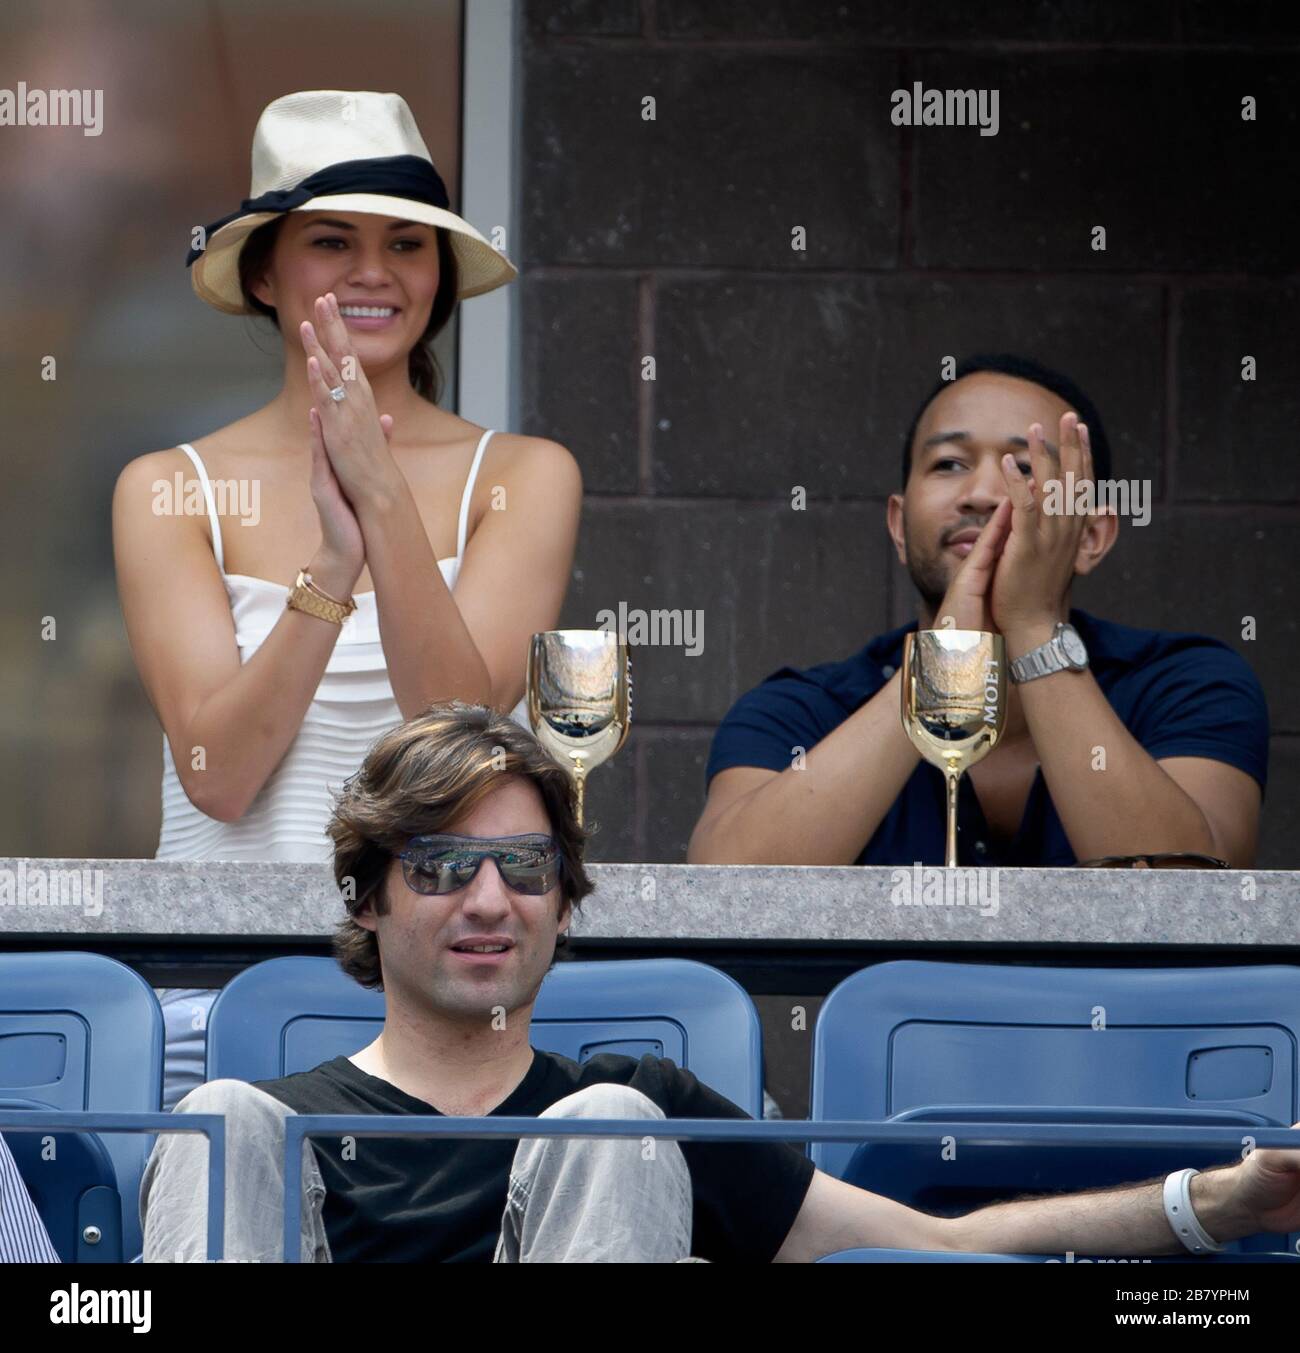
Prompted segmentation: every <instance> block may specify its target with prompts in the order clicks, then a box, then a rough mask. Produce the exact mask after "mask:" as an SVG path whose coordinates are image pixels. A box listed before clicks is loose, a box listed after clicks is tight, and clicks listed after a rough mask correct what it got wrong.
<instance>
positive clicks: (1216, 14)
mask: <svg viewBox="0 0 1300 1353" xmlns="http://www.w3.org/2000/svg"><path fill="white" fill-rule="evenodd" d="M1183 11H1184V19H1183V37H1184V39H1185V40H1186V41H1187V42H1228V43H1232V44H1233V45H1234V46H1244V45H1246V44H1249V43H1259V42H1268V43H1273V44H1276V43H1284V42H1291V43H1293V42H1300V8H1297V7H1296V6H1295V5H1294V4H1292V3H1291V0H1262V3H1259V4H1253V5H1225V4H1222V3H1221V0H1183Z"/></svg>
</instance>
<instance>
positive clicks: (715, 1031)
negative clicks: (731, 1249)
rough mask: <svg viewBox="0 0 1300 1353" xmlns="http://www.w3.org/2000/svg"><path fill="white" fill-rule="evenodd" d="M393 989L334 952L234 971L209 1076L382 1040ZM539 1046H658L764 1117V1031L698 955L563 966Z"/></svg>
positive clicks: (309, 1063)
mask: <svg viewBox="0 0 1300 1353" xmlns="http://www.w3.org/2000/svg"><path fill="white" fill-rule="evenodd" d="M383 1020H384V998H383V994H382V993H380V992H377V991H369V990H367V989H366V988H364V987H361V986H359V985H358V984H357V983H356V982H354V981H353V980H352V978H350V977H348V976H347V975H346V974H345V973H344V972H343V970H342V969H341V968H340V967H339V966H338V964H337V963H335V962H334V960H333V959H329V958H273V959H268V960H266V962H264V963H258V964H255V965H254V966H253V967H251V968H247V969H245V970H244V971H243V972H241V973H240V974H239V975H238V976H236V977H235V978H233V979H232V980H231V981H230V982H229V983H228V984H227V985H226V987H225V989H224V990H223V991H222V992H221V994H220V995H219V996H218V997H217V999H216V1001H215V1002H213V1006H212V1012H211V1014H210V1016H209V1018H208V1061H207V1078H208V1079H209V1080H219V1079H225V1078H232V1079H235V1080H245V1081H256V1080H272V1079H274V1078H276V1077H278V1076H285V1075H288V1074H290V1073H291V1072H294V1071H309V1070H311V1068H312V1067H315V1066H319V1065H320V1064H321V1063H322V1062H325V1061H329V1060H330V1059H331V1058H333V1057H339V1056H348V1055H350V1054H352V1053H354V1052H356V1051H358V1050H359V1049H360V1048H363V1047H365V1045H366V1044H367V1043H369V1042H371V1041H372V1040H373V1039H374V1038H375V1036H376V1035H377V1034H378V1033H379V1031H380V1029H381V1027H382V1026H383ZM530 1037H531V1041H532V1044H533V1046H534V1047H536V1048H541V1049H544V1050H546V1051H548V1052H557V1053H560V1054H562V1055H563V1056H565V1057H569V1058H572V1059H573V1060H574V1061H575V1062H584V1061H586V1060H587V1059H588V1058H590V1057H594V1056H595V1055H596V1054H597V1053H602V1052H614V1053H621V1054H623V1055H625V1056H629V1057H640V1056H642V1055H643V1054H645V1053H647V1052H649V1053H652V1054H653V1055H654V1056H656V1057H667V1058H669V1059H671V1060H672V1061H674V1062H676V1063H677V1065H678V1066H682V1067H686V1068H687V1069H688V1070H690V1071H691V1072H693V1073H694V1074H695V1075H696V1076H697V1077H699V1079H700V1080H701V1081H703V1082H704V1083H705V1084H706V1085H708V1086H709V1087H711V1088H712V1089H714V1090H716V1091H717V1092H718V1093H719V1094H721V1095H725V1096H726V1098H728V1099H730V1100H731V1101H732V1102H733V1103H734V1104H737V1105H739V1106H740V1107H741V1108H742V1109H744V1110H745V1112H746V1113H748V1114H750V1115H752V1116H753V1117H755V1118H758V1117H761V1116H762V1108H763V1090H762V1035H761V1032H760V1028H759V1022H758V1013H757V1011H756V1010H755V1009H754V1004H753V1002H752V1001H751V1000H750V999H749V996H748V995H747V993H746V992H745V990H744V988H743V987H741V986H740V985H739V984H738V983H737V982H734V981H733V980H732V979H731V978H730V977H728V976H727V975H726V974H725V973H721V972H719V971H718V970H717V969H716V968H711V967H709V966H708V965H707V964H704V963H695V962H691V961H689V960H687V959H675V958H655V959H627V960H622V961H616V962H585V961H569V962H562V963H557V964H556V966H555V967H554V968H552V969H551V971H550V972H549V973H548V974H547V975H546V978H545V980H544V981H543V983H542V989H541V993H540V994H539V996H538V999H537V1004H536V1006H535V1007H534V1010H533V1022H532V1030H531V1035H530Z"/></svg>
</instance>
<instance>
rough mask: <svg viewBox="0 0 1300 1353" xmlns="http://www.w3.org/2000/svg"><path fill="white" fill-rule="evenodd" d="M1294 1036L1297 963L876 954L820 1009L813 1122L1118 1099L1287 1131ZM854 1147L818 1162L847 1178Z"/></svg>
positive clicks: (817, 1157)
mask: <svg viewBox="0 0 1300 1353" xmlns="http://www.w3.org/2000/svg"><path fill="white" fill-rule="evenodd" d="M1298 1045H1300V968H1293V967H1281V966H1270V967H1236V968H1156V969H1124V968H1038V967H1032V968H1031V967H1010V966H1003V965H991V964H989V965H986V964H975V963H970V964H965V963H930V962H913V961H905V962H894V963H881V964H877V965H876V966H874V967H870V968H866V969H863V970H862V971H861V972H858V973H855V974H854V975H853V976H852V977H850V978H848V979H846V980H845V981H844V982H842V983H840V985H839V986H838V987H836V988H835V990H834V991H833V992H832V993H831V994H830V996H828V997H827V999H826V1001H825V1003H824V1005H823V1006H822V1009H821V1011H820V1014H819V1016H818V1020H817V1025H816V1029H815V1031H814V1036H813V1068H812V1117H813V1118H814V1119H819V1120H826V1119H844V1118H867V1119H876V1120H882V1119H886V1118H890V1117H893V1116H895V1115H899V1114H903V1113H908V1112H909V1111H912V1113H913V1116H915V1114H916V1111H925V1110H930V1109H932V1108H933V1106H945V1112H949V1111H950V1110H951V1109H953V1108H954V1107H962V1106H965V1107H967V1108H971V1109H973V1108H974V1107H975V1106H982V1107H987V1108H990V1109H996V1110H1001V1111H1003V1112H1007V1111H1010V1110H1023V1111H1024V1112H1023V1113H1022V1114H1020V1115H1019V1116H1021V1117H1023V1118H1033V1117H1034V1116H1035V1113H1034V1111H1035V1110H1049V1111H1050V1110H1053V1109H1068V1108H1074V1107H1079V1108H1089V1107H1091V1108H1107V1107H1109V1108H1112V1109H1115V1110H1116V1111H1118V1110H1119V1109H1121V1108H1122V1109H1124V1110H1131V1111H1133V1112H1134V1113H1137V1112H1139V1111H1142V1110H1162V1111H1172V1113H1173V1118H1172V1119H1171V1118H1170V1117H1168V1116H1165V1117H1163V1118H1161V1119H1159V1121H1161V1122H1164V1123H1169V1122H1171V1121H1176V1120H1177V1117H1178V1115H1179V1114H1185V1115H1186V1118H1187V1121H1198V1120H1199V1119H1200V1114H1199V1113H1198V1112H1197V1111H1200V1112H1201V1113H1203V1112H1206V1111H1213V1112H1214V1114H1215V1115H1217V1116H1220V1117H1219V1121H1221V1122H1228V1123H1231V1122H1238V1123H1240V1124H1241V1125H1242V1126H1243V1129H1248V1128H1249V1126H1250V1125H1252V1124H1253V1125H1271V1126H1289V1125H1290V1124H1291V1123H1293V1122H1295V1121H1296V1120H1297V1118H1300V1106H1298V1105H1297V1067H1296V1056H1297V1046H1298ZM930 1116H931V1117H933V1116H934V1114H933V1113H931V1114H930ZM970 1116H977V1115H974V1114H973V1113H972V1114H971V1115H970ZM1011 1116H1013V1117H1014V1116H1016V1115H1015V1114H1012V1115H1011ZM1124 1117H1125V1118H1126V1120H1127V1121H1134V1120H1133V1118H1131V1117H1129V1115H1128V1114H1125V1115H1124ZM854 1150H855V1148H854V1146H853V1144H852V1143H849V1142H845V1143H838V1142H837V1143H817V1144H815V1145H814V1146H813V1150H812V1156H813V1159H814V1161H815V1162H816V1163H817V1164H818V1166H820V1168H822V1169H823V1170H826V1171H828V1172H829V1173H831V1174H835V1175H838V1176H841V1177H842V1176H843V1175H844V1173H845V1171H846V1169H847V1167H848V1165H849V1161H850V1159H851V1157H852V1156H853V1154H854ZM945 1168H949V1167H948V1166H945Z"/></svg>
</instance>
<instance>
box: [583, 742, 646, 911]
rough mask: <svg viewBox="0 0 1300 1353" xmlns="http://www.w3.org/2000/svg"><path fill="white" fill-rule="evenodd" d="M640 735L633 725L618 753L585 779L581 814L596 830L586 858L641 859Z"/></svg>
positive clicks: (620, 860) (589, 825) (619, 860)
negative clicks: (639, 837) (638, 757)
mask: <svg viewBox="0 0 1300 1353" xmlns="http://www.w3.org/2000/svg"><path fill="white" fill-rule="evenodd" d="M641 736H642V735H641V733H640V732H639V731H638V730H637V729H635V728H634V729H633V730H632V732H630V733H629V734H628V738H627V741H626V742H625V743H624V744H623V746H622V747H621V748H620V749H619V751H618V754H617V755H616V756H613V757H611V758H610V759H609V760H608V761H606V762H605V764H604V765H603V766H598V767H597V768H596V769H595V770H593V771H592V772H591V775H590V777H589V778H588V780H587V790H586V796H587V801H586V805H585V808H584V813H585V817H586V823H587V826H588V827H591V828H594V829H595V830H594V832H593V834H592V837H591V840H590V841H589V843H588V845H587V859H589V860H595V861H597V862H599V861H601V860H604V861H616V862H618V863H623V862H624V861H627V860H639V859H641V850H640V846H639V844H638V838H637V795H636V783H637V743H638V742H639V741H640V739H641ZM596 896H597V897H598V896H599V894H596Z"/></svg>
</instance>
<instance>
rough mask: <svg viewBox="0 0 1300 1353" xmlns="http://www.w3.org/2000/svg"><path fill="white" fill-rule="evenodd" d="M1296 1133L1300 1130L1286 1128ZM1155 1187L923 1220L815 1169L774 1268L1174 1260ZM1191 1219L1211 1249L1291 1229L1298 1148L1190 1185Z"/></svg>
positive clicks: (1298, 1210)
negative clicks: (1029, 1259)
mask: <svg viewBox="0 0 1300 1353" xmlns="http://www.w3.org/2000/svg"><path fill="white" fill-rule="evenodd" d="M1294 1126H1295V1127H1300V1124H1295V1125H1294ZM1162 1184H1163V1180H1160V1181H1154V1182H1147V1183H1142V1184H1131V1185H1128V1186H1126V1187H1121V1188H1117V1189H1102V1190H1096V1191H1092V1192H1089V1193H1073V1194H1065V1195H1061V1196H1056V1197H1050V1198H1028V1199H1017V1200H1016V1201H1014V1202H1009V1203H996V1204H994V1205H993V1206H992V1207H985V1208H981V1209H980V1210H979V1211H977V1212H971V1213H968V1214H967V1215H966V1216H964V1217H953V1218H943V1217H931V1216H928V1215H927V1214H926V1213H923V1212H917V1211H916V1210H915V1209H913V1208H909V1207H905V1206H904V1205H903V1204H902V1203H897V1202H894V1201H893V1200H891V1199H889V1198H882V1197H880V1196H879V1195H878V1194H874V1193H870V1192H868V1191H867V1190H866V1189H859V1188H855V1187H854V1186H853V1185H852V1184H846V1183H844V1182H843V1181H842V1180H839V1179H834V1178H832V1177H831V1176H830V1175H827V1174H824V1173H823V1172H822V1171H820V1170H819V1171H817V1173H816V1174H815V1175H814V1176H813V1179H812V1183H811V1184H810V1185H809V1188H808V1192H807V1194H806V1195H805V1197H804V1202H803V1206H802V1207H801V1208H800V1210H799V1214H798V1216H797V1217H796V1218H795V1221H794V1225H793V1226H792V1227H791V1228H790V1233H789V1235H787V1236H786V1238H785V1241H784V1242H783V1244H782V1246H781V1248H780V1250H778V1251H777V1254H776V1262H777V1263H809V1262H812V1261H813V1260H816V1259H820V1258H821V1257H822V1256H823V1255H825V1254H831V1253H833V1252H834V1251H836V1250H844V1249H854V1248H858V1247H863V1248H871V1249H876V1248H883V1249H906V1250H966V1251H971V1252H975V1253H988V1254H1059V1255H1062V1256H1063V1255H1064V1254H1065V1253H1066V1252H1067V1251H1071V1250H1072V1251H1074V1253H1076V1254H1132V1255H1143V1254H1176V1253H1179V1252H1181V1251H1182V1249H1183V1246H1182V1242H1181V1241H1180V1240H1179V1239H1178V1238H1177V1237H1176V1236H1175V1235H1174V1233H1173V1231H1172V1229H1171V1228H1170V1225H1169V1223H1168V1221H1167V1220H1166V1219H1165V1214H1164V1205H1163V1202H1162V1199H1161V1192H1162ZM1191 1198H1192V1207H1193V1210H1194V1211H1195V1213H1196V1217H1197V1220H1198V1221H1199V1222H1200V1224H1201V1225H1202V1226H1203V1227H1204V1228H1205V1230H1206V1231H1207V1232H1208V1233H1209V1235H1210V1237H1211V1238H1212V1239H1214V1240H1216V1241H1219V1242H1220V1243H1223V1242H1226V1241H1229V1240H1236V1239H1239V1238H1240V1237H1242V1236H1248V1235H1255V1234H1257V1233H1258V1232H1275V1233H1285V1232H1289V1231H1293V1230H1295V1229H1296V1227H1297V1226H1300V1145H1298V1146H1297V1147H1296V1148H1291V1149H1286V1150H1276V1149H1271V1150H1258V1151H1253V1152H1251V1154H1250V1155H1249V1156H1247V1157H1246V1159H1245V1160H1243V1161H1241V1162H1239V1163H1237V1164H1234V1165H1230V1166H1223V1167H1220V1168H1217V1169H1213V1170H1205V1171H1203V1172H1202V1173H1200V1174H1198V1175H1196V1176H1194V1177H1193V1179H1192V1181H1191Z"/></svg>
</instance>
